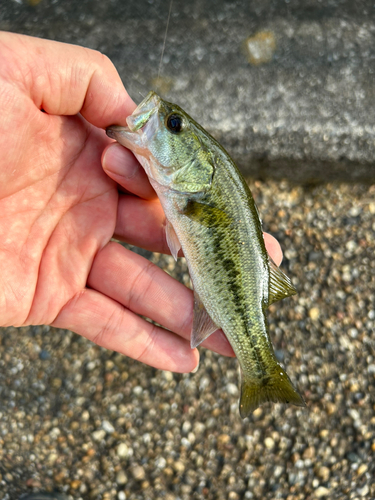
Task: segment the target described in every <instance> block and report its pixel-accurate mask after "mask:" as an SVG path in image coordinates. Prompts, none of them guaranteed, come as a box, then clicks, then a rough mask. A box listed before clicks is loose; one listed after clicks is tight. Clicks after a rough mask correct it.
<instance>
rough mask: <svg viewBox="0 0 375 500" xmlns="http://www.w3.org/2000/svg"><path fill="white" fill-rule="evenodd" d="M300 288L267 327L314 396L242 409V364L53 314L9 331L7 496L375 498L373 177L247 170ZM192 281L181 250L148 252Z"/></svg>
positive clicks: (1, 453) (1, 373) (0, 348)
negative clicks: (194, 366) (133, 351)
mask: <svg viewBox="0 0 375 500" xmlns="http://www.w3.org/2000/svg"><path fill="white" fill-rule="evenodd" d="M251 187H252V190H253V193H254V196H255V198H256V200H257V203H258V206H259V209H260V212H261V215H262V218H263V223H264V228H265V229H266V230H268V231H270V232H271V233H272V234H274V235H275V236H277V237H278V238H279V240H280V242H281V244H282V246H283V248H284V251H285V260H284V264H283V268H284V269H285V270H286V271H287V272H288V274H289V275H290V277H291V278H292V279H293V282H294V284H295V286H296V288H297V289H298V291H299V293H298V295H297V296H295V297H292V298H290V299H287V300H285V301H283V302H282V303H278V304H275V305H273V306H272V307H271V308H270V312H269V320H270V330H271V337H272V340H273V343H274V346H275V349H276V352H277V355H278V357H279V358H280V360H281V361H282V362H283V363H284V364H285V365H286V366H287V368H288V373H289V375H290V376H291V378H292V379H293V381H294V382H296V384H297V385H298V387H299V388H300V390H301V392H302V394H303V395H304V397H305V399H306V402H307V408H306V409H299V408H296V407H291V406H290V407H288V406H282V405H265V406H263V407H262V408H260V409H258V410H256V411H255V412H254V414H253V415H252V416H251V417H250V418H248V419H245V420H244V421H242V420H241V419H240V417H239V413H238V389H237V387H238V367H237V362H236V360H235V359H226V358H224V357H222V356H219V355H216V354H214V353H212V352H209V351H206V350H203V349H202V350H201V365H200V368H199V370H198V372H197V373H196V374H188V375H176V374H173V373H170V372H163V371H158V370H155V369H153V368H149V367H147V366H144V365H142V364H140V363H138V362H135V361H132V360H130V359H128V358H126V357H124V356H121V355H119V354H117V353H114V352H111V351H106V350H104V349H102V348H99V347H96V346H95V345H93V344H91V343H90V342H88V341H86V340H85V339H83V338H80V337H79V336H77V335H75V334H73V333H71V332H68V331H65V330H57V329H54V328H49V327H30V328H22V329H18V330H16V329H14V328H6V329H2V330H0V492H1V493H0V498H1V500H13V499H17V498H18V496H19V495H20V494H21V493H25V492H31V491H39V490H42V489H44V490H45V489H46V490H52V489H53V488H56V489H57V490H58V491H61V492H65V493H67V494H68V495H70V496H71V498H72V499H83V500H86V499H87V500H91V499H92V500H99V499H101V500H112V499H113V500H115V499H116V500H117V499H118V500H125V499H128V500H136V499H142V500H143V499H152V500H154V499H155V500H158V499H164V500H190V499H215V500H216V499H217V500H219V499H220V500H221V499H228V500H239V499H287V500H297V499H301V500H302V499H307V500H308V499H316V498H323V499H324V498H327V499H328V498H329V499H344V498H345V499H353V500H354V499H362V498H372V499H373V498H375V486H374V454H375V413H374V409H375V401H374V377H375V354H374V342H375V333H374V326H375V294H374V291H375V280H374V276H375V263H374V259H373V256H374V252H375V240H374V234H375V233H374V230H375V222H374V220H375V201H374V195H375V186H364V185H351V186H349V185H334V184H329V185H320V186H315V187H300V186H294V185H291V184H288V183H286V182H282V183H281V184H277V183H275V182H266V183H262V182H256V183H251ZM141 253H143V254H144V255H146V256H147V257H148V258H150V259H151V260H152V261H153V262H155V263H156V264H158V265H160V266H161V267H162V268H164V269H165V270H167V272H169V273H170V274H172V275H173V276H176V277H177V278H178V279H182V280H183V281H184V282H185V283H188V281H189V279H188V276H187V269H186V264H185V262H184V261H183V260H182V259H180V260H179V262H178V263H177V264H176V265H175V263H174V261H173V260H172V258H171V257H168V256H163V255H160V254H150V253H147V252H142V251H141Z"/></svg>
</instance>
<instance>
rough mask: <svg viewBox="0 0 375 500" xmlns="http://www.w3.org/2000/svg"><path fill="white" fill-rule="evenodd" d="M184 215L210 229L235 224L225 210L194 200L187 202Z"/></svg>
mask: <svg viewBox="0 0 375 500" xmlns="http://www.w3.org/2000/svg"><path fill="white" fill-rule="evenodd" d="M182 213H183V215H185V216H186V217H188V218H189V219H191V220H193V221H195V222H198V223H199V224H200V225H202V226H205V227H210V228H214V227H217V226H218V225H220V226H221V227H228V226H230V225H231V224H232V222H233V219H232V217H229V215H228V214H227V213H225V212H224V210H221V209H220V208H218V207H215V206H212V205H207V204H206V203H201V202H199V201H196V200H193V199H189V200H188V201H187V203H186V206H185V208H184V210H183V211H182Z"/></svg>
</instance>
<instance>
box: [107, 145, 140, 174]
mask: <svg viewBox="0 0 375 500" xmlns="http://www.w3.org/2000/svg"><path fill="white" fill-rule="evenodd" d="M103 168H104V170H106V171H108V172H112V173H114V174H116V175H121V177H123V178H125V179H131V178H132V177H134V176H135V175H136V174H137V172H138V168H139V165H138V162H137V160H136V159H135V157H134V156H133V155H132V153H131V152H130V151H129V150H128V149H126V148H124V147H123V146H121V144H117V143H115V144H112V145H111V146H109V147H108V148H107V150H106V152H105V153H104V157H103Z"/></svg>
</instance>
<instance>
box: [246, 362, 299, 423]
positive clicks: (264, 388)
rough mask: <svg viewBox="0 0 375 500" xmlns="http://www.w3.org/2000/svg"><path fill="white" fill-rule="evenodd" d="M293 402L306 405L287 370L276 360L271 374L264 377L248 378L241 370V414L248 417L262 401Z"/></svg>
mask: <svg viewBox="0 0 375 500" xmlns="http://www.w3.org/2000/svg"><path fill="white" fill-rule="evenodd" d="M268 401H271V402H273V403H291V404H293V405H296V406H306V403H305V401H304V400H303V398H302V396H301V394H300V393H299V392H298V391H297V389H295V387H294V386H293V384H292V382H291V380H290V378H289V377H288V375H287V373H286V371H285V370H284V369H283V368H282V367H281V366H280V365H279V364H278V363H277V362H276V360H275V364H274V367H273V369H272V371H271V372H270V374H267V375H265V376H264V377H263V378H259V379H258V378H255V377H252V378H248V377H246V376H245V375H244V374H243V373H242V370H241V399H240V415H241V417H242V418H246V417H248V416H249V415H250V413H252V412H253V411H254V410H256V409H257V408H258V407H259V406H260V405H261V404H262V403H266V402H268Z"/></svg>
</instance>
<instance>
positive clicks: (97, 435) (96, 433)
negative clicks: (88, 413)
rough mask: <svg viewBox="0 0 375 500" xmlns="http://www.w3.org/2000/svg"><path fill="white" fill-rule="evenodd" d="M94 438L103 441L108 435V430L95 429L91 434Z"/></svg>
mask: <svg viewBox="0 0 375 500" xmlns="http://www.w3.org/2000/svg"><path fill="white" fill-rule="evenodd" d="M91 436H92V438H93V440H94V441H101V440H102V439H104V438H105V436H106V432H105V430H104V429H99V430H97V431H94V432H93V433H92V434H91Z"/></svg>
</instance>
